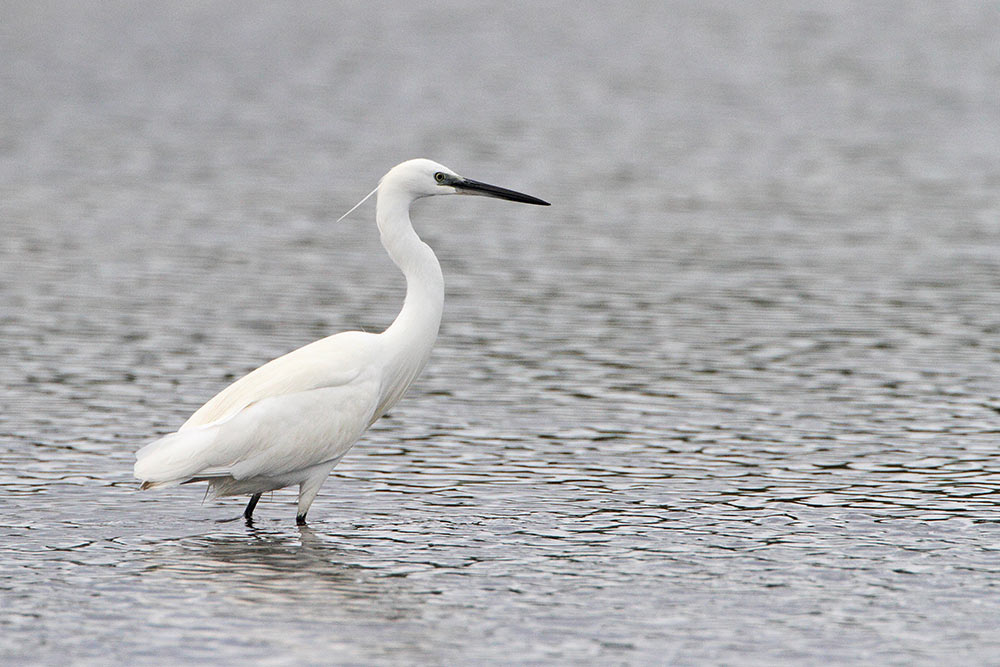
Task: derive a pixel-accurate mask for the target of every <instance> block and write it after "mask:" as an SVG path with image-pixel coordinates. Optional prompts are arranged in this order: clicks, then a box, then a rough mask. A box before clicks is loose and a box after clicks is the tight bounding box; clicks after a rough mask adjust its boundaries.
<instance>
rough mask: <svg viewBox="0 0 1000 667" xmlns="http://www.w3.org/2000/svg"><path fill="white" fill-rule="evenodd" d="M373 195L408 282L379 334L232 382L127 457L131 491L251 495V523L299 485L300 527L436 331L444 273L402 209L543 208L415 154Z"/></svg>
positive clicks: (333, 339) (423, 357) (303, 354)
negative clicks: (440, 199)
mask: <svg viewBox="0 0 1000 667" xmlns="http://www.w3.org/2000/svg"><path fill="white" fill-rule="evenodd" d="M375 193H378V196H377V199H376V201H377V203H376V207H375V220H376V223H377V224H378V229H379V234H380V236H381V240H382V245H383V247H385V250H386V252H388V253H389V257H390V258H392V261H393V262H394V263H395V264H396V266H397V267H399V269H400V271H402V272H403V275H404V276H405V277H406V298H405V300H404V302H403V307H402V309H401V310H400V311H399V315H398V316H397V317H396V319H395V320H394V321H393V323H392V324H391V325H390V326H389V327H388V328H387V329H386V330H385V331H383V332H382V333H379V334H371V333H363V332H360V331H345V332H343V333H339V334H336V335H333V336H329V337H327V338H323V339H321V340H318V341H316V342H314V343H311V344H309V345H306V346H305V347H301V348H299V349H297V350H294V351H292V352H289V353H288V354H285V355H284V356H281V357H278V358H277V359H274V360H273V361H270V362H268V363H266V364H264V365H263V366H261V367H260V368H258V369H257V370H255V371H253V372H251V373H249V374H248V375H246V376H244V377H242V378H240V379H239V380H237V381H236V382H234V383H232V384H231V385H229V386H228V387H226V388H225V389H223V390H222V391H221V392H219V393H218V394H217V395H216V396H215V397H214V398H212V399H211V400H210V401H209V402H208V403H206V404H205V405H203V406H201V408H199V409H198V410H197V411H195V413H194V414H193V415H191V417H190V418H189V419H188V420H187V421H186V422H185V423H184V425H183V426H181V427H180V429H178V430H177V432H175V433H171V434H169V435H166V436H164V437H162V438H160V439H159V440H156V441H155V442H152V443H150V444H148V445H146V446H145V447H143V448H142V449H140V450H139V451H138V452H136V463H135V476H136V478H138V479H140V480H142V486H141V487H140V488H142V489H152V488H157V487H163V486H172V485H175V484H187V483H189V482H208V487H209V493H210V494H211V496H212V497H218V496H232V495H247V494H249V495H250V502H249V503H248V504H247V507H246V510H244V512H243V516H244V517H245V518H246V520H247V521H248V522H250V521H251V520H252V518H253V511H254V508H255V507H256V506H257V501H258V500H260V496H261V494H263V493H266V492H268V491H273V490H275V489H280V488H283V487H286V486H291V485H293V484H298V485H299V502H298V511H297V513H296V521H297V523H299V524H304V523H305V519H306V513H307V512H308V511H309V506H310V505H311V504H312V502H313V500H314V499H315V498H316V494H317V493H318V492H319V489H320V487H321V486H322V485H323V482H324V481H326V478H327V477H328V476H329V474H330V472H331V471H332V470H333V468H334V466H336V465H337V463H338V462H339V461H340V459H341V458H342V457H343V456H344V454H346V453H347V451H348V450H349V449H350V448H351V447H352V446H353V445H354V443H355V442H357V440H358V438H360V437H361V435H362V434H363V433H364V432H365V430H367V428H368V427H369V426H371V425H372V423H374V422H375V420H377V419H378V418H379V417H381V416H382V415H383V414H385V412H386V411H387V410H389V408H391V407H392V406H394V405H395V404H396V402H397V401H399V399H400V398H402V396H403V394H404V393H405V392H406V390H407V388H408V387H409V386H410V384H411V383H412V382H413V380H414V379H416V377H417V375H419V374H420V371H421V370H423V368H424V365H425V364H426V363H427V359H428V357H429V356H430V353H431V348H432V347H433V346H434V340H435V339H436V338H437V333H438V326H439V325H440V323H441V312H442V308H443V306H444V278H443V277H442V274H441V265H440V264H439V263H438V260H437V257H436V256H435V255H434V251H433V250H431V248H430V246H428V245H427V244H426V243H424V242H423V241H421V240H420V238H419V237H418V236H417V234H416V232H415V231H414V230H413V225H412V224H411V223H410V205H411V204H412V203H413V202H414V201H415V200H417V199H420V198H421V197H429V196H431V195H451V194H470V195H484V196H487V197H497V198H500V199H508V200H511V201H516V202H524V203H527V204H538V205H542V206H548V202H545V201H542V200H541V199H537V198H535V197H531V196H529V195H525V194H521V193H520V192H514V191H513V190H507V189H505V188H499V187H496V186H494V185H487V184H485V183H480V182H478V181H473V180H470V179H467V178H463V177H462V176H459V175H458V174H456V173H455V172H453V171H452V170H450V169H448V168H447V167H444V166H442V165H440V164H437V163H436V162H432V161H430V160H424V159H418V160H409V161H407V162H403V163H402V164H399V165H397V166H395V167H393V168H392V169H391V170H390V171H389V173H387V174H386V175H385V176H384V177H382V180H381V181H379V185H378V187H377V188H376V189H375V190H374V191H372V193H371V194H369V195H368V197H370V196H371V195H372V194H375ZM368 197H365V199H364V200H362V202H363V201H365V200H367V199H368ZM359 205H360V204H359ZM355 208H357V207H355ZM351 210H352V211H353V210H354V209H351ZM348 213H350V211H348Z"/></svg>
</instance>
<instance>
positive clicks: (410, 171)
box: [379, 158, 549, 206]
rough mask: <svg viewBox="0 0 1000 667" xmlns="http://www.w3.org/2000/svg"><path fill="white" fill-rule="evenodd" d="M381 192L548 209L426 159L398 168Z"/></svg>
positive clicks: (529, 198)
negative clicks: (472, 198)
mask: <svg viewBox="0 0 1000 667" xmlns="http://www.w3.org/2000/svg"><path fill="white" fill-rule="evenodd" d="M379 188H380V189H385V190H388V189H394V190H398V191H401V192H405V193H407V194H408V195H410V196H411V197H412V198H413V199H419V198H421V197H431V196H433V195H480V196H483V197H496V198H497V199H507V200H510V201H516V202H523V203H525V204H537V205H539V206H548V205H549V203H548V202H547V201H542V200H541V199H538V198H537V197H532V196H531V195H526V194H523V193H520V192H515V191H514V190H508V189H506V188H500V187H497V186H495V185H488V184H486V183H480V182H479V181H473V180H472V179H469V178H465V177H463V176H459V175H458V174H456V173H455V172H454V171H452V170H451V169H449V168H448V167H446V166H444V165H443V164H438V163H437V162H434V161H432V160H426V159H423V158H418V159H416V160H407V161H406V162H403V163H401V164H397V165H396V166H395V167H393V168H392V169H390V170H389V173H387V174H386V175H385V176H383V177H382V181H381V183H380V184H379Z"/></svg>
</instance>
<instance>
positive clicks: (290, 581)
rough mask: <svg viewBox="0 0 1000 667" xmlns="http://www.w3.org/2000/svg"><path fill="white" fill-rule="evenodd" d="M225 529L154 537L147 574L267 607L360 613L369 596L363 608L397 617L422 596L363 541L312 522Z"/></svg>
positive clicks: (146, 576)
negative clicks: (337, 534)
mask: <svg viewBox="0 0 1000 667" xmlns="http://www.w3.org/2000/svg"><path fill="white" fill-rule="evenodd" d="M240 528H241V530H239V531H237V530H233V531H231V532H226V533H224V534H206V535H198V536H191V537H183V538H179V539H176V540H173V541H170V542H166V543H162V544H159V545H155V546H154V547H153V548H152V550H151V551H150V552H149V553H148V554H147V563H148V566H147V568H146V570H145V572H144V575H143V576H144V578H145V579H146V580H147V582H149V578H160V577H167V578H169V579H170V585H171V586H183V587H205V588H206V590H207V591H209V592H210V593H211V595H212V597H213V598H215V599H216V600H219V601H222V600H225V599H229V600H232V601H241V602H244V603H245V602H248V601H256V602H265V603H268V604H266V605H262V606H263V607H264V608H267V609H271V610H273V609H274V606H273V605H275V604H277V605H279V606H280V605H281V604H284V603H287V602H294V603H295V604H296V605H298V606H302V605H305V606H306V607H307V608H315V609H316V610H320V609H322V610H325V611H323V612H321V613H322V614H323V615H326V616H330V615H331V613H332V612H331V611H330V610H331V609H332V608H333V607H336V608H338V610H339V611H337V612H336V613H356V612H357V609H353V611H351V610H352V608H354V607H355V606H356V603H358V602H360V601H364V608H365V610H366V613H375V614H378V613H379V611H378V610H379V607H380V605H379V604H377V603H376V604H374V605H373V601H378V600H381V601H384V603H385V606H386V608H385V612H386V614H387V615H390V616H392V617H397V618H398V617H399V615H400V613H401V612H402V611H403V610H404V609H405V608H406V607H408V606H410V605H411V604H417V601H416V599H413V600H411V601H410V602H409V603H408V602H407V598H408V597H411V596H416V597H417V598H419V597H420V591H418V590H416V589H414V588H412V587H409V586H408V584H407V583H406V579H405V578H401V577H396V576H388V575H387V572H386V569H385V568H384V567H382V566H380V565H378V564H372V563H371V561H372V560H373V558H372V555H371V554H370V553H369V552H368V551H367V550H366V549H365V548H363V547H358V546H350V545H349V544H346V543H345V542H342V541H340V539H339V538H338V537H331V536H330V535H327V534H324V533H322V532H318V531H317V530H315V529H314V528H313V527H310V526H287V524H286V525H282V526H281V527H280V528H270V527H267V526H261V525H259V524H255V525H249V526H241V527H240Z"/></svg>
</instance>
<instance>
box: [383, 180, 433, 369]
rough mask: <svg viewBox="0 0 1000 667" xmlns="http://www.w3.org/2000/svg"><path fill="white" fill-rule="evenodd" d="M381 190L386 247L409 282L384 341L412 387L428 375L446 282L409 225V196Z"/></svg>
mask: <svg viewBox="0 0 1000 667" xmlns="http://www.w3.org/2000/svg"><path fill="white" fill-rule="evenodd" d="M387 190H388V191H383V189H381V188H380V189H379V194H378V200H377V204H376V207H375V221H376V222H377V223H378V229H379V233H380V235H381V238H382V246H383V247H384V248H385V250H386V252H387V253H389V257H390V258H391V259H392V261H393V263H395V265H396V266H398V267H399V270H400V271H402V272H403V275H404V276H405V277H406V300H405V301H404V302H403V308H402V310H400V311H399V315H397V316H396V319H395V320H394V321H393V323H392V324H391V325H390V326H389V328H388V329H386V330H385V331H384V332H383V333H382V335H383V336H384V338H385V340H386V341H387V343H389V344H390V345H392V347H393V349H394V351H398V352H399V354H398V355H394V356H397V365H398V366H399V368H398V369H397V371H398V372H399V373H401V374H402V375H403V376H407V378H408V381H407V382H406V384H407V385H408V384H409V382H410V381H412V380H413V378H415V377H416V375H417V374H418V373H419V372H420V371H421V369H423V367H424V364H426V363H427V358H428V357H429V356H430V353H431V348H432V347H433V346H434V341H435V339H436V338H437V333H438V327H439V326H440V325H441V313H442V311H443V309H444V276H443V275H442V274H441V265H440V264H439V263H438V260H437V257H436V256H435V255H434V251H433V250H431V248H430V246H428V245H427V244H426V243H424V242H423V241H421V240H420V237H419V236H417V233H416V232H415V231H414V230H413V225H412V224H411V223H410V204H411V203H412V201H413V199H412V197H411V196H410V195H408V194H406V193H403V192H399V191H396V190H394V189H387Z"/></svg>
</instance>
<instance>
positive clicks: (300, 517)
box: [295, 514, 306, 526]
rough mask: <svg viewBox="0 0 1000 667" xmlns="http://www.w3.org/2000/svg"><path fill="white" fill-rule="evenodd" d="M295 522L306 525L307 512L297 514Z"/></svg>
mask: <svg viewBox="0 0 1000 667" xmlns="http://www.w3.org/2000/svg"><path fill="white" fill-rule="evenodd" d="M295 523H297V524H298V525H300V526H304V525H306V515H305V514H297V515H296V516H295Z"/></svg>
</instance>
